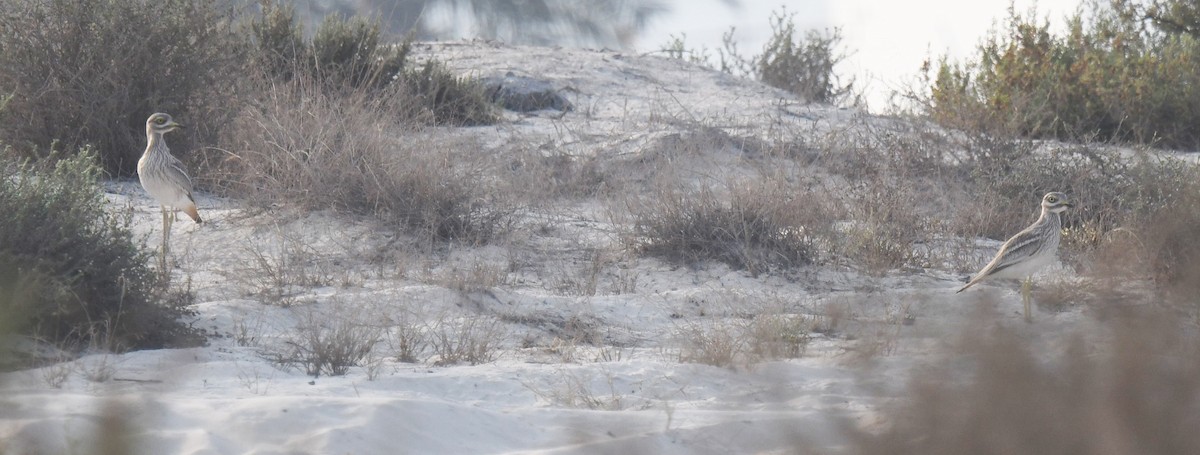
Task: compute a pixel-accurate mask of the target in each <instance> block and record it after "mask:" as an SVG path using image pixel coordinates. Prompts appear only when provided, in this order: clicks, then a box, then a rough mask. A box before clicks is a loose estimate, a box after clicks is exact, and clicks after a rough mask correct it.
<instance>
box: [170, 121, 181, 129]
mask: <svg viewBox="0 0 1200 455" xmlns="http://www.w3.org/2000/svg"><path fill="white" fill-rule="evenodd" d="M171 126H172V127H175V128H183V124H182V123H178V122H174V121H172V122H171Z"/></svg>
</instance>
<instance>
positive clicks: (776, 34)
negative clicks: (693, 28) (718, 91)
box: [661, 8, 861, 105]
mask: <svg viewBox="0 0 1200 455" xmlns="http://www.w3.org/2000/svg"><path fill="white" fill-rule="evenodd" d="M795 16H796V13H794V12H792V13H789V12H788V10H787V8H783V9H782V10H781V11H779V12H776V13H772V14H771V18H770V22H771V36H770V37H769V38H768V39H767V43H766V44H765V45H764V46H763V50H762V52H761V53H758V54H754V55H750V56H746V55H743V54H742V52H741V51H739V50H738V48H737V42H735V41H734V39H733V32H734V30H733V29H732V28H731V29H730V30H729V31H728V32H726V33H725V35H724V37H723V43H722V47H721V48H720V49H716V54H717V58H716V61H715V62H714V61H713V60H712V55H711V54H710V52H709V50H708V49H700V50H695V49H689V48H688V47H687V44H686V43H685V42H684V41H685V39H686V36H673V37H672V39H671V41H670V42H668V43H667V44H666V45H665V46H663V47H662V49H661V50H662V51H663V52H664V53H666V54H667V55H668V56H670V57H672V58H678V59H681V60H687V61H689V62H691V63H696V64H699V65H703V66H707V67H710V68H716V69H718V70H720V71H722V72H725V73H729V74H732V75H735V76H739V77H749V78H753V79H756V80H758V81H761V82H762V83H764V84H767V85H770V86H772V87H775V88H778V89H782V90H786V91H788V92H791V93H794V94H796V95H798V96H800V97H801V98H803V99H805V100H807V101H810V102H815V103H829V104H834V105H844V104H859V103H860V101H861V100H860V98H859V96H858V95H859V94H858V93H857V92H855V91H854V80H853V79H850V80H848V81H843V79H842V77H840V76H839V75H838V74H837V72H836V71H835V69H836V68H835V67H836V66H837V65H838V64H840V63H841V62H842V60H844V59H845V55H844V54H842V51H841V49H840V45H841V42H842V34H841V30H840V29H836V28H835V29H833V30H826V31H825V32H819V31H816V30H809V31H807V32H805V34H804V36H799V34H800V33H799V31H798V30H796V23H795Z"/></svg>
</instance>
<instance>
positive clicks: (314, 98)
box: [205, 77, 522, 243]
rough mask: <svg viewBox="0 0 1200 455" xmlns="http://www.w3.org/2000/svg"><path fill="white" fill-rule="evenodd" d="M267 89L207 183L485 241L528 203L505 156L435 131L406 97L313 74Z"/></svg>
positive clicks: (239, 123)
mask: <svg viewBox="0 0 1200 455" xmlns="http://www.w3.org/2000/svg"><path fill="white" fill-rule="evenodd" d="M262 87H263V88H262V90H263V92H262V95H261V97H262V102H261V103H257V104H255V105H249V106H245V107H244V108H243V109H242V110H241V112H239V113H238V114H237V117H236V121H235V122H234V124H233V126H232V127H231V128H228V129H227V130H226V131H225V134H224V135H223V138H222V143H223V144H225V146H224V147H223V148H224V149H225V150H224V151H222V152H220V153H221V154H220V155H216V154H210V160H209V162H208V164H207V166H206V167H207V168H208V169H209V171H208V172H207V173H206V174H207V175H206V176H205V183H206V184H208V185H209V186H211V187H214V188H215V189H217V190H218V191H220V192H223V193H225V194H229V195H231V196H237V197H240V198H243V199H245V200H248V201H250V202H251V203H253V204H255V205H259V206H262V207H267V206H271V205H276V204H280V205H284V206H291V207H298V208H301V209H305V210H321V209H334V210H340V211H346V212H350V213H356V214H361V215H367V216H373V217H376V218H378V219H380V220H382V221H383V222H385V223H388V224H392V225H394V226H397V227H405V228H410V229H412V230H414V231H415V232H416V233H417V234H419V235H420V236H422V237H424V238H426V239H429V240H456V241H462V242H467V243H486V242H488V241H490V240H492V239H494V238H496V237H497V236H500V235H503V234H504V233H506V232H508V230H509V229H510V228H511V226H512V223H513V222H514V220H515V215H516V214H517V212H518V211H519V210H520V208H521V206H522V203H521V202H520V201H519V200H517V198H518V192H516V191H509V190H506V189H505V188H509V189H512V188H513V186H512V185H513V184H512V183H511V182H508V181H506V180H503V179H500V178H499V177H498V176H501V175H503V174H504V172H505V171H504V169H505V168H504V167H503V166H502V164H503V163H501V162H500V161H499V158H498V157H494V156H492V155H490V154H480V153H476V152H475V151H474V150H473V149H471V148H469V147H458V146H456V144H453V143H450V141H446V140H445V139H446V138H445V137H441V138H438V137H433V136H431V135H430V133H429V132H428V131H425V130H423V129H422V128H420V127H419V126H418V125H417V124H416V123H417V122H413V121H410V120H409V119H412V118H414V117H417V116H420V115H422V113H421V112H414V108H413V106H412V105H411V104H409V103H406V102H405V100H406V99H408V98H407V97H405V96H404V95H403V94H402V93H399V92H396V91H392V90H384V91H375V90H357V91H352V92H342V93H331V92H329V91H326V90H324V89H323V88H322V86H321V84H320V83H318V82H316V81H312V80H310V79H308V78H307V77H296V78H294V79H293V80H292V81H289V82H281V83H271V82H266V81H264V82H263V84H262ZM439 139H440V140H439Z"/></svg>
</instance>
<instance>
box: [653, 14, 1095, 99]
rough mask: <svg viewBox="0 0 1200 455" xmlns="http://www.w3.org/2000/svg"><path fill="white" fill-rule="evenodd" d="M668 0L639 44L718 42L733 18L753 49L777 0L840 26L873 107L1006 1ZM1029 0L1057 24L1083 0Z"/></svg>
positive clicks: (746, 48) (963, 50)
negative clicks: (734, 3) (679, 38)
mask: <svg viewBox="0 0 1200 455" xmlns="http://www.w3.org/2000/svg"><path fill="white" fill-rule="evenodd" d="M668 1H669V3H670V4H671V6H672V11H671V12H670V13H667V14H664V15H663V16H662V17H660V18H658V19H657V20H655V21H654V22H653V23H651V25H650V26H649V27H648V29H647V30H646V31H645V33H643V35H642V37H641V39H639V40H638V43H637V48H638V50H640V51H651V50H656V49H659V48H661V47H663V46H664V45H665V44H666V43H667V42H668V41H670V37H671V35H679V34H686V42H687V45H688V47H691V48H699V47H700V46H701V45H704V46H707V47H708V48H710V49H716V48H718V47H720V43H721V35H722V34H723V33H725V31H726V30H728V29H729V27H730V26H731V25H732V26H736V27H737V31H736V32H735V34H734V37H735V40H736V41H737V42H738V45H739V46H738V47H739V50H740V51H742V53H743V54H754V53H758V52H760V51H761V49H762V45H763V43H765V42H766V39H767V37H768V36H769V35H770V31H771V30H770V26H769V21H768V19H769V18H770V16H771V13H772V12H773V11H779V10H780V8H781V6H783V5H786V6H787V10H788V11H791V12H796V16H795V20H796V25H797V27H798V28H801V29H810V28H818V29H821V28H827V27H835V26H836V27H841V29H842V35H843V41H842V44H843V47H844V48H845V50H846V51H847V52H848V53H849V57H848V58H847V59H846V62H845V63H844V67H843V68H842V69H841V72H843V73H848V74H852V75H854V76H855V77H856V79H857V83H856V84H857V85H858V86H859V87H862V86H864V85H865V88H866V89H867V93H866V95H867V102H868V104H869V105H870V107H871V110H872V111H880V110H881V109H883V108H884V107H886V106H885V105H886V101H887V96H888V94H889V93H890V92H891V91H892V90H894V89H895V88H896V87H897V86H900V85H902V84H905V83H906V81H910V80H912V79H913V78H915V76H916V75H917V73H918V70H919V68H920V65H921V62H922V61H924V59H925V58H926V57H927V56H930V55H932V56H933V57H935V58H936V57H937V56H940V55H943V54H945V55H949V56H951V57H952V58H954V59H963V58H966V57H970V56H972V55H973V51H974V49H975V46H976V45H977V44H978V43H979V42H980V40H981V39H983V37H984V36H985V35H986V34H987V32H988V30H990V29H992V26H993V24H996V23H998V22H999V21H1002V20H1004V19H1005V18H1006V17H1007V15H1008V7H1009V5H1010V0H910V1H904V0H790V1H784V0H740V2H739V3H740V7H738V8H731V7H729V6H728V5H727V4H726V3H725V2H722V1H720V0H668ZM1035 3H1036V6H1037V15H1038V17H1039V18H1046V17H1048V18H1049V19H1050V21H1051V23H1052V24H1054V25H1055V26H1059V27H1061V26H1062V23H1063V18H1064V17H1066V16H1067V15H1069V14H1071V13H1073V12H1074V11H1075V9H1076V7H1077V6H1078V5H1079V4H1080V3H1081V0H1040V1H1036V2H1035V1H1034V0H1011V4H1013V5H1015V7H1016V8H1017V11H1021V12H1025V11H1028V10H1029V8H1030V7H1031V6H1034V5H1035ZM714 56H715V54H714Z"/></svg>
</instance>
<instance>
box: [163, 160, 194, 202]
mask: <svg viewBox="0 0 1200 455" xmlns="http://www.w3.org/2000/svg"><path fill="white" fill-rule="evenodd" d="M167 156H168V158H167V180H170V181H171V183H173V184H174V185H175V186H176V187H178V188H181V189H183V190H184V191H186V192H187V197H188V199H192V178H191V177H189V176H188V173H187V170H185V169H184V168H183V162H182V161H179V159H178V158H175V157H174V156H170V155H167Z"/></svg>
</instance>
